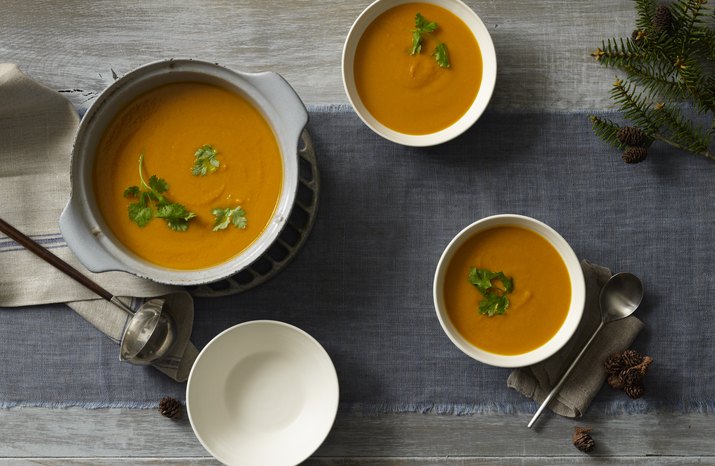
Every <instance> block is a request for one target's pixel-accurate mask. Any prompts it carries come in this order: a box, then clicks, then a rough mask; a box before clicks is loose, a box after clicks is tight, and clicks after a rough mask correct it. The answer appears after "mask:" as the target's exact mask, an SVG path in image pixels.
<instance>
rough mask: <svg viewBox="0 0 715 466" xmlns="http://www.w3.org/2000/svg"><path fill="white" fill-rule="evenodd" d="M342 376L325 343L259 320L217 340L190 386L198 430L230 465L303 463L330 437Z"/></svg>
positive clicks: (188, 399) (201, 438)
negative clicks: (323, 345) (338, 375)
mask: <svg viewBox="0 0 715 466" xmlns="http://www.w3.org/2000/svg"><path fill="white" fill-rule="evenodd" d="M338 398H339V393H338V377H337V374H336V373H335V368H334V367H333V363H332V362H331V360H330V357H329V356H328V353H326V352H325V350H324V349H323V347H322V346H320V343H318V342H317V341H316V340H315V339H314V338H313V337H311V336H310V335H308V334H307V333H305V332H304V331H302V330H300V329H298V328H296V327H293V326H292V325H288V324H285V323H283V322H277V321H271V320H256V321H251V322H245V323H243V324H239V325H236V326H234V327H231V328H229V329H227V330H225V331H223V332H222V333H220V334H219V335H218V336H216V337H215V338H214V339H213V340H211V341H210V342H209V344H208V345H206V347H205V348H204V349H203V350H202V351H201V353H200V354H199V356H198V358H196V362H195V363H194V366H193V368H192V369H191V373H190V374H189V381H188V384H187V386H186V410H187V412H188V415H189V421H190V422H191V427H192V428H193V429H194V433H195V434H196V437H197V438H198V439H199V441H200V442H201V444H202V445H203V446H204V448H206V450H207V451H208V452H209V453H211V454H212V455H213V456H214V457H215V458H216V459H218V460H219V461H221V462H223V463H225V464H228V465H235V466H240V465H250V466H262V465H273V466H279V465H295V464H298V463H300V462H302V461H304V460H305V459H306V458H308V457H309V456H310V455H311V454H312V453H313V452H314V451H315V450H316V449H317V448H318V447H319V446H320V445H321V444H322V443H323V441H324V440H325V438H326V437H327V435H328V432H330V429H331V427H332V425H333V422H334V420H335V415H336V413H337V409H338Z"/></svg>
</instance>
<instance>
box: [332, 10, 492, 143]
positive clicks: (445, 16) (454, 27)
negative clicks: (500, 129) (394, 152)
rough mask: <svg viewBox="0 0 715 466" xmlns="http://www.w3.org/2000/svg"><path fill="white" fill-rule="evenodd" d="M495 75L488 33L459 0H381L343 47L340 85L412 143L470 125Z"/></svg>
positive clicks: (396, 136) (369, 115) (367, 116)
mask: <svg viewBox="0 0 715 466" xmlns="http://www.w3.org/2000/svg"><path fill="white" fill-rule="evenodd" d="M496 72H497V67H496V53H495V51H494V44H493V43H492V39H491V36H490V35H489V31H488V30H487V28H486V26H485V25H484V23H483V22H482V21H481V19H480V18H479V17H478V16H477V14H476V13H475V12H474V11H473V10H472V9H471V8H469V7H468V6H467V5H466V4H464V3H463V2H461V1H460V0H426V1H420V2H414V1H409V0H377V1H376V2H374V3H373V4H371V5H370V6H368V7H367V8H366V9H365V10H364V11H363V12H362V13H361V14H360V16H358V18H357V19H356V20H355V23H354V24H353V25H352V27H351V29H350V32H349V33H348V35H347V38H346V40H345V45H344V47H343V55H342V77H343V85H344V87H345V93H346V94H347V97H348V100H349V101H350V103H351V105H352V107H353V108H354V109H355V112H356V113H357V115H358V116H359V117H360V118H361V119H362V120H363V122H364V123H365V124H366V125H367V126H368V127H369V128H371V129H372V130H373V131H374V132H376V133H377V134H379V135H380V136H382V137H384V138H386V139H388V140H390V141H393V142H396V143H399V144H403V145H407V146H432V145H436V144H440V143H443V142H446V141H448V140H450V139H453V138H455V137H457V136H459V135H460V134H462V133H463V132H464V131H466V130H467V129H469V128H470V127H471V126H472V125H473V124H474V123H475V122H476V121H477V119H478V118H479V117H480V116H481V114H482V113H483V112H484V110H485V109H486V107H487V104H488V103H489V100H490V99H491V95H492V91H493V90H494V85H495V82H496Z"/></svg>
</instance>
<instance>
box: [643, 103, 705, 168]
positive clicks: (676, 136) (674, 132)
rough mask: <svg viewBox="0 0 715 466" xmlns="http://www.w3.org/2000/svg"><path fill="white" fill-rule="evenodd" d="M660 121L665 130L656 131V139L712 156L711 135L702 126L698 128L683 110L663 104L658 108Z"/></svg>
mask: <svg viewBox="0 0 715 466" xmlns="http://www.w3.org/2000/svg"><path fill="white" fill-rule="evenodd" d="M657 112H658V115H659V121H660V123H661V126H662V127H664V131H656V132H655V133H654V134H653V137H654V139H660V140H662V141H664V142H665V141H667V142H669V143H670V144H671V145H675V146H676V147H679V148H681V149H685V150H687V151H689V152H694V153H696V154H699V155H704V156H706V157H712V156H713V154H710V152H709V151H708V146H709V144H710V135H709V134H708V132H707V131H704V130H703V129H702V128H697V127H696V126H695V125H694V124H693V122H692V121H690V120H688V119H686V118H685V117H684V116H683V114H682V112H681V111H680V110H678V109H677V108H675V107H670V106H665V105H664V106H662V107H660V108H659V109H658V110H657Z"/></svg>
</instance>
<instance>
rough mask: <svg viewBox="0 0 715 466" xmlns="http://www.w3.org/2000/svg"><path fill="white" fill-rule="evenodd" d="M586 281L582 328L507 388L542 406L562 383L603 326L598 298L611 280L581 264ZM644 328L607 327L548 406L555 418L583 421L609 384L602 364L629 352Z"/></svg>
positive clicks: (630, 324) (634, 322) (624, 322)
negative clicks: (599, 392)
mask: <svg viewBox="0 0 715 466" xmlns="http://www.w3.org/2000/svg"><path fill="white" fill-rule="evenodd" d="M581 267H582V268H583V274H584V278H585V280H586V306H585V309H584V313H583V318H582V319H581V324H580V325H579V327H578V329H577V330H576V333H575V334H574V336H573V337H572V338H571V340H569V342H568V343H567V344H566V345H565V346H564V347H563V348H561V350H559V351H558V352H557V353H556V354H554V355H553V356H551V357H550V358H549V359H547V360H545V361H543V362H540V363H538V364H534V365H533V366H529V367H522V368H519V369H516V370H514V371H512V373H511V374H509V378H508V379H507V386H509V387H510V388H513V389H515V390H517V391H518V392H520V393H521V394H523V395H524V396H527V397H529V398H531V399H533V400H534V401H536V402H538V403H539V404H540V403H541V402H542V401H544V399H546V397H547V396H548V395H549V392H550V391H551V389H552V388H553V387H554V386H555V385H556V384H557V383H558V382H559V379H560V378H561V375H562V374H563V373H564V372H565V371H566V369H568V367H569V366H570V365H571V363H572V362H573V360H574V358H575V357H576V355H578V353H579V352H580V351H581V349H582V348H583V346H584V345H585V344H586V342H587V341H588V339H589V338H590V337H591V335H592V334H593V332H594V331H595V330H596V328H597V327H598V325H599V324H600V323H601V310H600V304H599V299H598V298H599V294H600V292H601V288H602V287H603V285H604V284H605V283H606V281H607V280H608V279H609V278H610V277H611V271H610V270H608V269H607V268H605V267H601V266H598V265H595V264H592V263H590V262H588V261H585V260H584V261H581ZM642 328H643V322H641V321H640V320H638V319H637V318H636V317H634V316H630V317H627V318H625V319H621V320H618V321H616V322H611V323H609V324H606V325H605V326H604V327H603V329H601V332H600V333H599V334H598V336H596V339H595V340H594V341H593V343H591V346H590V347H589V348H588V350H587V351H586V353H584V355H583V357H582V358H581V360H580V361H579V363H578V365H577V366H576V367H575V368H574V370H573V372H572V373H571V375H570V376H569V377H568V379H566V382H565V383H564V385H563V386H562V387H561V390H560V391H559V393H558V394H557V395H556V397H555V398H554V399H553V400H552V401H551V403H550V404H549V409H551V410H552V411H553V412H555V413H556V414H559V415H561V416H566V417H581V416H582V415H583V413H584V412H585V411H586V409H587V408H588V405H589V404H590V403H591V400H593V397H594V396H596V393H598V391H599V390H600V389H601V385H603V382H604V381H605V380H606V371H605V369H604V367H603V362H604V361H605V360H606V358H607V357H608V356H609V355H610V354H611V353H615V352H617V351H623V350H624V349H627V348H628V347H629V346H630V344H631V343H632V342H633V340H634V339H635V337H636V335H638V333H639V332H640V331H641V329H642Z"/></svg>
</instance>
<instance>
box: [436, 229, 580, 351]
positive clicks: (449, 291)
mask: <svg viewBox="0 0 715 466" xmlns="http://www.w3.org/2000/svg"><path fill="white" fill-rule="evenodd" d="M472 268H477V269H486V270H488V271H491V272H493V273H497V272H502V273H503V274H504V276H505V277H507V278H508V279H510V280H511V281H512V282H513V289H512V290H511V292H510V293H508V294H505V293H501V292H500V290H502V289H504V288H505V287H504V284H503V283H502V282H501V280H499V279H494V280H492V282H491V283H492V284H493V285H494V287H495V289H496V292H497V293H498V294H503V295H504V296H506V297H507V298H508V301H509V304H508V307H507V308H506V310H504V311H503V314H496V315H492V316H489V315H487V314H485V313H481V312H480V303H481V302H482V300H484V299H485V295H483V294H482V293H481V292H480V291H479V289H478V288H477V287H476V286H475V285H474V284H472V282H471V281H470V279H469V276H470V271H471V270H472ZM444 299H445V305H446V309H447V314H448V315H449V318H450V320H451V321H452V323H453V324H454V326H455V327H456V329H457V330H458V331H459V333H460V334H461V335H462V336H463V337H464V338H465V339H466V340H467V341H469V342H470V343H471V344H473V345H474V346H476V347H478V348H480V349H482V350H485V351H489V352H491V353H496V354H503V355H513V354H522V353H526V352H529V351H531V350H534V349H536V348H538V347H539V346H541V345H543V344H544V343H546V342H547V341H548V340H549V339H551V337H552V336H554V334H555V333H556V332H557V331H558V330H559V328H560V327H561V325H562V324H563V322H564V320H565V319H566V314H567V313H568V310H569V307H570V304H571V281H570V279H569V275H568V271H567V269H566V265H565V264H564V261H563V259H561V256H560V255H559V253H558V252H557V251H556V249H555V248H554V247H553V246H552V245H551V244H550V243H549V242H548V241H547V240H546V239H544V238H543V237H542V236H540V235H539V234H537V233H534V232H532V231H529V230H526V229H524V228H519V227H512V226H504V227H495V228H490V229H488V230H485V231H482V232H480V233H478V234H476V235H475V236H474V237H472V238H470V239H469V240H467V242H465V243H464V244H463V245H462V246H461V247H460V248H459V249H458V250H457V251H456V253H455V255H454V257H453V259H452V260H451V262H450V264H449V266H448V268H447V274H446V277H445V285H444Z"/></svg>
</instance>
